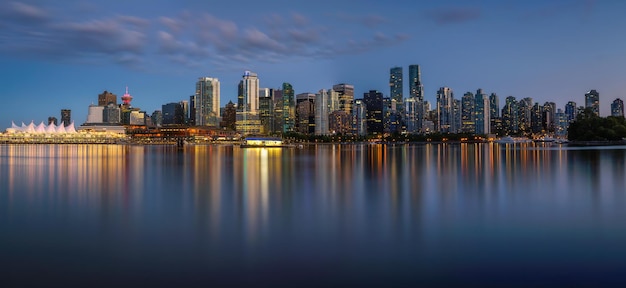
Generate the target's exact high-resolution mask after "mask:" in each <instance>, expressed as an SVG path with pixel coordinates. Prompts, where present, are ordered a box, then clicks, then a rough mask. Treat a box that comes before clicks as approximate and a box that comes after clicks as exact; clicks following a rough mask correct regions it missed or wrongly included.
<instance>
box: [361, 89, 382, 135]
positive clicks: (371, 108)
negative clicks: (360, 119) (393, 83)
mask: <svg viewBox="0 0 626 288" xmlns="http://www.w3.org/2000/svg"><path fill="white" fill-rule="evenodd" d="M363 102H365V109H366V115H367V116H366V118H367V133H368V134H373V135H382V134H383V128H384V126H383V115H384V114H383V106H384V105H383V93H381V92H379V91H376V90H370V91H369V92H366V93H363Z"/></svg>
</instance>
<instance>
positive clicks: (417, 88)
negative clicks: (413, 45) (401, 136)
mask: <svg viewBox="0 0 626 288" xmlns="http://www.w3.org/2000/svg"><path fill="white" fill-rule="evenodd" d="M409 98H413V99H415V101H413V104H415V106H416V107H415V110H414V111H412V112H411V113H412V114H414V115H409V114H408V113H407V114H406V118H407V127H409V126H415V131H409V132H412V133H415V132H423V126H424V120H425V118H426V109H425V108H424V85H422V74H421V71H420V66H419V65H416V64H415V65H409ZM405 106H406V105H405ZM408 119H414V121H415V122H416V123H414V124H409V123H408V121H409V120H408ZM407 130H408V128H407Z"/></svg>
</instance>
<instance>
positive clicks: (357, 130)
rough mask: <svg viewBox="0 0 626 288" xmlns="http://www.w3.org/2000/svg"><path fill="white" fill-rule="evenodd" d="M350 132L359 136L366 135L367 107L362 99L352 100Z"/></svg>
mask: <svg viewBox="0 0 626 288" xmlns="http://www.w3.org/2000/svg"><path fill="white" fill-rule="evenodd" d="M352 121H353V122H352V130H353V131H354V132H353V133H354V134H356V135H359V136H365V135H367V107H366V106H365V102H363V99H355V100H354V109H353V110H352Z"/></svg>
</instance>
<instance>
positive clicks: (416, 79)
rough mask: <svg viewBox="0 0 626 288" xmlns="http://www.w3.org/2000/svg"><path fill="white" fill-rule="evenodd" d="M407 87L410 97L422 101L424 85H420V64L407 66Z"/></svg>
mask: <svg viewBox="0 0 626 288" xmlns="http://www.w3.org/2000/svg"><path fill="white" fill-rule="evenodd" d="M409 89H410V90H409V91H410V93H409V94H410V97H415V98H417V99H419V100H420V101H424V86H423V85H422V75H421V72H420V65H410V66H409Z"/></svg>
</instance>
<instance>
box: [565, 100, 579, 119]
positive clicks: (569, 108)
mask: <svg viewBox="0 0 626 288" xmlns="http://www.w3.org/2000/svg"><path fill="white" fill-rule="evenodd" d="M577 115H578V107H576V102H573V101H569V102H567V104H565V116H566V117H567V121H569V122H572V121H574V120H576V116H577Z"/></svg>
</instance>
